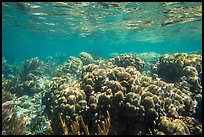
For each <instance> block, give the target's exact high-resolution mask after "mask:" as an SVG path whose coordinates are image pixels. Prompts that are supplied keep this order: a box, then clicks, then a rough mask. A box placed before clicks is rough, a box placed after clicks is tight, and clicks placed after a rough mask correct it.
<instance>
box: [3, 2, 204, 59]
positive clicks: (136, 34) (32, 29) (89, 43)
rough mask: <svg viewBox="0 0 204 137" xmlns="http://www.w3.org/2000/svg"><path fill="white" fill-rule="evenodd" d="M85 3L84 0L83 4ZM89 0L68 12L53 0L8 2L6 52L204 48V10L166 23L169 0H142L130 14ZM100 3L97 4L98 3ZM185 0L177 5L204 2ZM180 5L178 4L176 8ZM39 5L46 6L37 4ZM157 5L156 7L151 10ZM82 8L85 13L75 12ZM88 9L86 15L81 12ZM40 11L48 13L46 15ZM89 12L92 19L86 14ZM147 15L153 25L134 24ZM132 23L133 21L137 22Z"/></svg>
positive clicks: (9, 56) (99, 52) (28, 55)
mask: <svg viewBox="0 0 204 137" xmlns="http://www.w3.org/2000/svg"><path fill="white" fill-rule="evenodd" d="M79 4H81V5H83V3H79ZM86 4H87V3H86ZM86 4H84V5H85V6H81V7H82V8H80V10H77V9H76V8H74V4H73V7H72V9H71V8H70V7H69V9H70V10H69V11H63V10H65V9H67V7H66V6H67V5H66V6H65V4H60V3H59V4H55V5H54V4H53V3H20V4H19V3H3V7H2V16H3V22H2V23H3V24H2V26H3V31H2V40H3V43H2V45H3V47H2V49H3V56H4V57H5V58H6V59H7V61H8V62H15V61H18V60H25V59H27V58H32V57H36V56H37V57H42V58H43V57H47V56H53V55H56V54H66V55H68V56H70V55H73V56H77V55H78V54H79V53H80V52H82V51H86V52H89V53H91V54H95V55H96V56H102V57H108V56H109V54H111V53H115V52H116V53H129V52H134V53H141V52H157V53H161V54H163V53H174V52H192V51H199V50H201V49H202V30H201V29H202V21H201V19H202V16H201V15H200V16H199V15H197V14H196V15H197V16H195V15H192V17H195V18H196V19H197V20H193V21H188V19H189V18H190V17H189V16H190V15H188V16H186V22H182V21H181V22H178V23H174V24H171V25H166V26H162V25H161V24H162V23H163V22H165V18H164V19H161V18H163V17H165V16H166V15H164V13H163V11H164V9H162V8H164V7H165V6H164V4H163V3H154V4H147V3H136V4H137V5H135V7H137V8H138V9H139V10H140V9H141V11H139V10H137V11H132V12H130V13H129V12H124V10H123V12H122V11H120V10H118V9H117V8H116V9H115V8H113V9H111V8H104V9H102V8H101V7H100V8H97V7H93V6H90V7H89V5H88V6H86ZM97 4H98V3H95V4H94V5H97ZM131 4H132V3H130V4H129V5H128V4H126V7H125V8H126V9H134V8H135V7H134V5H132V7H131ZM162 4H163V6H162V8H161V9H159V8H158V9H157V10H156V11H154V10H155V7H154V6H158V5H159V6H160V5H162ZM182 4H183V3H182ZM182 4H177V5H179V6H183V5H185V6H186V5H190V6H189V7H190V8H191V7H193V8H195V9H196V7H199V6H201V3H189V4H188V3H187V4H186V3H184V4H183V5H182ZM56 5H57V6H56ZM98 5H100V4H98ZM175 5H176V4H173V6H174V7H175ZM35 6H40V7H39V8H36V7H35ZM60 6H61V7H60ZM63 6H64V7H63ZM128 6H129V7H128ZM170 6H171V5H170ZM179 6H178V7H179ZM28 7H29V8H28ZM160 7H161V6H160ZM166 7H167V6H166ZM83 8H84V9H83ZM87 8H88V9H87ZM170 8H171V7H170ZM190 8H189V9H190ZM49 9H50V10H49ZM72 10H73V11H72ZM94 10H95V11H94ZM96 10H97V11H96ZM100 10H101V11H100ZM151 10H153V11H152V12H151ZM77 11H78V12H79V14H76V15H75V14H73V15H72V14H71V13H72V12H77ZM82 11H83V13H84V14H81V12H82ZM84 11H85V12H84ZM87 11H89V12H90V13H88V12H87ZM178 11H179V10H178ZM69 12H70V13H69ZM146 12H147V13H146ZM154 12H155V14H154ZM196 12H199V11H196ZM39 13H44V14H45V15H44V14H42V15H41V14H39ZM48 13H49V14H51V13H53V14H54V13H55V14H56V13H58V14H60V13H68V14H67V15H63V14H62V15H55V14H54V15H53V14H52V16H49V14H48ZM85 13H86V14H85ZM102 13H104V16H105V17H100V16H101V14H102ZM106 13H109V14H110V13H115V14H116V15H117V16H114V17H112V16H110V17H109V16H107V17H106ZM150 13H151V14H150ZM189 13H190V12H189ZM193 13H194V12H193ZM46 14H48V15H46ZM92 14H94V16H92ZM160 14H161V15H160ZM178 14H182V15H184V13H183V12H179V13H176V12H175V15H178ZM97 15H98V16H97ZM83 16H84V18H85V17H86V18H88V19H87V20H83V19H81V18H82V17H83ZM77 17H78V18H77ZM111 17H112V18H111ZM133 17H134V18H133ZM86 18H85V19H86ZM146 18H147V19H148V20H150V21H151V20H152V23H150V24H148V26H145V25H144V24H143V23H141V24H139V25H138V26H137V28H138V29H134V22H136V21H137V23H138V22H139V20H141V21H143V20H145V19H146ZM174 18H175V20H178V19H179V18H177V17H172V18H167V19H166V20H168V19H172V20H173V19H174ZM120 21H121V22H120ZM184 21H185V20H184ZM124 22H126V26H123V24H124ZM128 22H129V24H128ZM131 22H133V23H132V24H133V25H132V24H131ZM49 23H50V24H49ZM51 23H54V24H55V25H52V24H51ZM63 23H64V24H63ZM85 23H87V24H88V25H89V26H87V28H88V27H89V28H90V31H87V30H86V29H84V30H83V27H84V26H86V25H84V26H80V24H85ZM46 24H47V25H46ZM135 24H136V23H135ZM128 25H129V26H128ZM131 25H132V26H133V27H132V28H127V27H131ZM75 27H76V28H75ZM77 27H78V28H77ZM94 29H95V30H94ZM53 30H54V31H53ZM63 30H64V31H63ZM83 34H85V35H83ZM86 34H87V35H86Z"/></svg>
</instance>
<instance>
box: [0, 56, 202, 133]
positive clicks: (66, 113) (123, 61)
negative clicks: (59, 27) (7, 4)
mask: <svg viewBox="0 0 204 137" xmlns="http://www.w3.org/2000/svg"><path fill="white" fill-rule="evenodd" d="M201 54H202V53H201ZM201 54H199V53H174V54H163V55H161V54H158V53H154V52H150V53H141V54H136V53H127V54H117V53H114V54H111V55H110V56H109V58H106V59H104V58H98V57H97V58H94V57H93V56H92V55H91V54H89V53H87V52H81V53H80V54H79V55H78V56H77V57H75V56H70V57H67V59H66V60H63V59H64V58H65V57H64V56H63V59H62V58H61V59H60V57H49V58H47V59H39V58H38V57H36V58H31V59H27V60H26V61H25V62H24V64H23V65H22V66H20V65H19V66H17V65H12V64H9V63H8V62H7V61H6V59H5V58H3V60H2V134H4V135H19V134H20V135H201V134H202V55H201Z"/></svg>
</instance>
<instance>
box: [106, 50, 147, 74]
mask: <svg viewBox="0 0 204 137" xmlns="http://www.w3.org/2000/svg"><path fill="white" fill-rule="evenodd" d="M109 61H110V62H112V63H113V64H114V65H116V66H118V67H125V68H126V67H128V66H134V67H135V68H136V69H137V70H138V71H140V72H142V71H143V70H144V66H145V62H144V61H143V60H142V59H140V58H139V57H138V56H136V55H134V54H121V55H119V56H117V57H115V58H111V59H109Z"/></svg>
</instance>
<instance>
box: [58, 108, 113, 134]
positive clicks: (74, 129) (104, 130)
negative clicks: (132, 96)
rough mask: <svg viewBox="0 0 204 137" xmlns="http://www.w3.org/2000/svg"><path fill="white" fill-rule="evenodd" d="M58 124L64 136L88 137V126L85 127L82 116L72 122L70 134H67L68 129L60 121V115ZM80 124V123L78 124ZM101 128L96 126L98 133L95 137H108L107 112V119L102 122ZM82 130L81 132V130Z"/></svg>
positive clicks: (108, 115)
mask: <svg viewBox="0 0 204 137" xmlns="http://www.w3.org/2000/svg"><path fill="white" fill-rule="evenodd" d="M58 114H59V117H60V122H61V124H62V129H63V134H64V135H69V134H71V135H90V133H89V129H88V125H85V123H84V120H83V117H82V116H77V117H76V121H74V122H73V123H72V125H71V131H72V132H71V133H69V132H68V127H67V125H66V123H65V120H64V119H62V116H61V114H60V113H58ZM79 122H81V123H79ZM101 124H102V127H101V126H100V125H99V124H98V133H95V134H96V135H108V133H109V129H110V114H109V112H108V111H107V118H106V119H105V121H102V123H101ZM81 128H83V131H82V130H81Z"/></svg>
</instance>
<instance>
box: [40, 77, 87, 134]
mask: <svg viewBox="0 0 204 137" xmlns="http://www.w3.org/2000/svg"><path fill="white" fill-rule="evenodd" d="M45 90H46V92H45V95H44V97H43V99H42V103H43V105H46V108H45V111H46V113H47V114H48V116H49V118H50V119H51V120H52V128H53V132H54V133H55V134H56V133H58V134H59V133H62V131H59V130H58V128H59V127H61V126H60V125H59V124H58V123H57V122H55V121H56V120H57V121H59V120H60V119H56V117H58V113H60V114H61V115H62V116H63V117H66V116H67V118H66V120H67V121H68V122H72V120H73V119H75V117H76V116H77V115H79V114H82V113H83V111H85V110H86V109H87V102H86V100H85V99H86V95H85V93H84V91H83V90H81V89H80V85H79V83H78V82H76V81H72V80H71V79H70V77H64V78H63V77H54V78H53V79H52V80H51V81H50V83H49V85H48V87H47V88H46V89H45ZM57 127H58V128H57ZM69 128H70V127H69Z"/></svg>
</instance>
